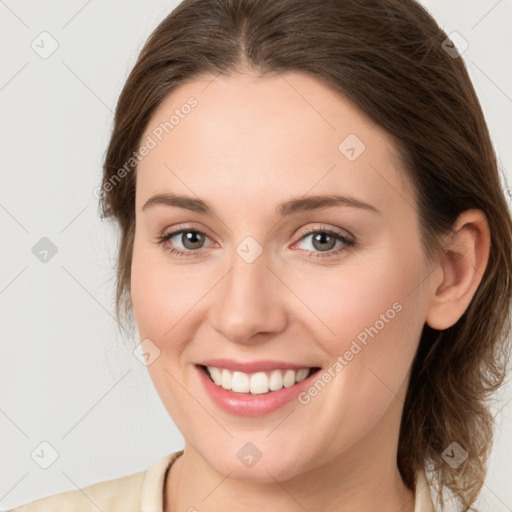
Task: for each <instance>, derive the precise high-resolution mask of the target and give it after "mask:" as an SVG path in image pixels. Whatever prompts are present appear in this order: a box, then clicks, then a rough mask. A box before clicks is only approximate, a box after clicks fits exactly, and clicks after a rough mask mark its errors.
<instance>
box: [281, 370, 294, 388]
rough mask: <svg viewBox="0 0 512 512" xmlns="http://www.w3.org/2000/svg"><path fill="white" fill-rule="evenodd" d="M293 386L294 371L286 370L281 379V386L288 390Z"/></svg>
mask: <svg viewBox="0 0 512 512" xmlns="http://www.w3.org/2000/svg"><path fill="white" fill-rule="evenodd" d="M294 384H295V370H286V373H285V374H284V377H283V386H284V387H285V388H289V387H291V386H293V385H294Z"/></svg>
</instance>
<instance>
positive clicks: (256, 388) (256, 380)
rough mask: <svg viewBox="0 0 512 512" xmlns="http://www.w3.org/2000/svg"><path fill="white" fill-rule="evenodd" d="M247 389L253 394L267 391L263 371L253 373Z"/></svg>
mask: <svg viewBox="0 0 512 512" xmlns="http://www.w3.org/2000/svg"><path fill="white" fill-rule="evenodd" d="M249 389H250V391H251V393H252V394H253V395H261V394H262V393H268V377H267V374H266V373H265V372H258V373H253V374H252V375H251V382H250V386H249Z"/></svg>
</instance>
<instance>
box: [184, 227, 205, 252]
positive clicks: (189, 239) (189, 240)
mask: <svg viewBox="0 0 512 512" xmlns="http://www.w3.org/2000/svg"><path fill="white" fill-rule="evenodd" d="M184 235H185V241H184V242H183V245H185V247H187V244H192V247H188V248H189V249H197V247H198V246H201V243H202V235H201V234H200V233H198V232H197V231H187V232H185V233H184ZM194 238H198V239H199V240H198V241H194ZM185 242H186V243H185Z"/></svg>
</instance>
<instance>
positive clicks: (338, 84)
mask: <svg viewBox="0 0 512 512" xmlns="http://www.w3.org/2000/svg"><path fill="white" fill-rule="evenodd" d="M446 38H447V35H446V33H445V32H444V31H443V30H441V28H440V27H439V26H438V24H437V23H436V22H435V20H434V19H433V18H432V17H431V16H430V15H429V13H428V12H427V11H426V10H425V9H424V8H423V7H421V6H420V5H419V4H418V3H416V2H415V1H414V0H279V1H275V0H184V1H183V2H182V3H181V4H179V5H178V6H177V7H176V8H175V9H174V10H173V11H172V12H171V13H170V14H169V15H168V16H167V17H166V18H165V19H164V20H163V21H162V22H161V23H160V25H159V26H158V27H157V28H156V29H155V31H154V32H153V33H152V35H151V36H150V37H149V39H148V41H147V42H146V44H145V46H144V48H143V49H142V51H141V53H140V56H139V58H138V60H137V62H136V64H135V66H134V68H133V70H132V72H131V74H130V75H129V77H128V79H127V81H126V84H125V86H124V89H123V91H122V93H121V95H120V97H119V101H118V103H117V108H116V113H115V120H114V129H113V133H112V137H111V140H110V144H109V146H108V149H107V152H106V156H105V163H104V176H103V185H102V190H103V194H102V196H101V198H100V206H101V209H102V214H101V215H102V217H103V218H106V217H111V216H113V217H114V218H115V220H116V221H117V222H118V223H119V226H120V228H121V238H120V245H119V255H118V268H117V293H116V315H117V320H118V324H119V326H122V328H123V329H124V328H126V327H127V325H128V324H131V322H132V320H133V312H132V309H131V307H132V305H131V298H130V271H131V258H132V250H133V239H134V228H135V184H136V172H135V171H136V164H137V160H136V159H134V158H132V155H134V154H135V153H136V151H137V149H138V147H139V144H140V142H141V137H142V134H143V133H144V130H145V129H146V127H147V124H148V121H149V118H150V116H151V115H152V113H153V112H154V111H155V109H156V108H157V107H158V105H159V104H160V103H161V101H162V100H163V99H164V98H165V97H166V96H167V95H168V94H169V93H170V92H171V91H172V90H173V89H175V88H176V87H177V86H178V85H180V84H183V83H184V82H187V81H191V80H193V79H194V78H198V77H200V76H205V75H210V74H211V75H217V74H219V73H221V74H225V75H230V74H233V73H236V72H237V71H239V70H242V69H254V70H256V71H257V72H259V73H261V74H264V73H271V72H277V73H282V72H287V71H299V72H303V73H306V74H309V75H310V76H312V77H314V78H316V79H317V80H319V81H320V82H322V83H323V84H324V85H327V86H328V87H330V88H332V90H334V91H337V92H339V93H341V94H342V95H344V97H345V98H348V99H349V100H350V101H352V102H353V104H355V106H356V107H358V108H360V109H361V110H362V111H363V112H364V113H365V114H366V115H367V116H369V117H370V118H371V119H372V120H373V121H374V122H375V123H377V124H378V125H380V126H381V127H382V128H384V129H385V130H387V132H388V133H389V134H390V135H391V137H393V139H394V140H396V144H397V148H399V150H400V156H401V159H402V162H403V167H404V169H405V171H406V173H407V175H408V176H409V178H410V179H411V181H412V183H413V184H414V188H415V192H416V195H417V210H418V215H419V219H420V222H421V229H422V244H423V247H424V251H425V254H426V255H427V256H428V259H429V261H433V258H434V257H435V255H436V254H440V251H442V249H443V248H442V243H441V236H442V235H445V234H447V233H449V232H450V229H451V227H452V225H453V223H454V221H455V220H456V219H457V217H458V216H459V214H460V213H462V212H464V211H465V210H468V209H470V208H479V209H481V210H482V211H483V212H484V213H485V215H486V216H487V220H488V222H489V227H490V232H491V250H490V257H489V261H488V265H487V267H486V270H485V273H484V275H483V278H482V281H481V283H480V285H479V287H478V289H477V291H476V293H475V295H474V296H473V298H472V301H471V303H470V304H469V306H468V308H467V310H466V311H465V313H464V314H463V316H462V317H461V318H460V319H459V321H458V322H457V323H456V324H455V325H453V326H452V327H450V328H448V329H446V330H443V331H437V330H434V329H432V328H430V327H429V326H428V325H426V324H425V326H424V330H423V333H422V336H421V340H420V344H419V348H418V351H417V355H416V357H415V359H414V362H413V367H412V372H411V379H410V383H409V388H408V392H407V397H406V401H405V406H404V411H403V416H402V424H401V429H400V437H399V449H398V454H397V463H398V467H399V469H400V472H401V475H402V478H403V480H404V482H405V484H406V485H407V486H408V487H409V488H410V489H414V485H415V481H414V474H415V472H416V471H417V470H418V469H420V468H424V467H425V465H426V466H430V468H432V467H433V469H434V471H433V473H432V479H433V480H435V482H436V484H438V486H439V487H440V488H441V490H442V491H443V492H444V490H446V489H449V490H450V491H452V492H454V493H455V495H456V497H457V498H458V500H459V502H460V504H461V505H462V507H463V508H462V509H463V510H468V509H469V508H470V506H471V505H472V504H473V503H474V501H475V499H476V497H477V495H478V493H479V492H480V489H481V487H482V485H483V480H484V478H485V474H486V463H487V459H488V455H489V452H490V449H491V441H492V434H493V419H492V416H491V413H490V410H489V403H488V399H489V397H490V394H491V392H493V391H495V390H496V389H497V388H498V387H499V385H500V384H502V382H503V379H504V375H505V361H506V357H507V354H508V353H509V349H510V347H509V340H510V332H511V326H510V305H511V300H512V279H511V277H512V261H511V254H512V251H511V249H512V221H511V216H510V212H509V210H508V205H507V202H506V200H505V197H504V193H503V191H502V189H501V185H500V178H499V173H498V168H497V162H496V155H495V152H494V149H493V145H492V143H491V140H490V136H489V132H488V128H487V125H486V122H485V119H484V115H483V112H482V109H481V107H480V103H479V101H478V98H477V96H476V93H475V90H474V88H473V86H472V84H471V81H470V78H469V76H468V73H467V70H466V67H465V64H464V62H463V60H462V58H460V57H458V58H457V55H453V53H452V55H450V54H449V53H448V52H447V51H445V49H446V42H445V44H444V45H443V41H445V40H446ZM443 46H444V47H443ZM127 162H128V164H127ZM121 168H124V169H125V172H124V173H122V179H119V177H120V173H119V171H120V169H121ZM125 319H126V321H127V322H128V323H127V324H125V323H124V320H125ZM454 441H456V442H457V443H459V444H460V445H461V446H462V447H463V448H464V449H465V450H466V451H467V452H468V454H469V456H468V458H467V459H466V460H465V462H464V463H463V464H462V465H461V466H460V467H459V468H458V469H452V468H451V467H450V466H449V465H448V464H447V463H445V462H443V460H442V458H441V454H442V452H443V451H444V450H445V449H446V448H447V447H448V446H449V445H450V444H451V443H452V442H454ZM439 499H440V502H441V505H443V498H442V495H441V496H439Z"/></svg>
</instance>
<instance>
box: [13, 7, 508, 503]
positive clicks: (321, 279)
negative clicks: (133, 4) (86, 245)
mask: <svg viewBox="0 0 512 512" xmlns="http://www.w3.org/2000/svg"><path fill="white" fill-rule="evenodd" d="M454 48H455V45H454V44H452V41H450V40H449V39H447V35H446V34H445V33H444V32H443V31H442V30H441V29H440V28H439V26H438V25H437V24H436V22H435V21H434V20H433V19H432V17H431V16H430V15H429V14H428V13H427V12H426V11H425V10H424V9H423V8H422V7H421V6H419V5H418V4H417V3H415V2H414V1H413V0H363V1H361V0H357V1H356V0H329V1H325V0H322V1H320V0H313V1H312V0H280V1H278V2H275V1H271V0H184V1H183V2H182V3H181V4H180V5H179V6H178V7H177V8H176V9H175V10H174V11H173V12H172V13H171V14H170V15H169V16H168V17H167V18H166V19H165V20H164V21H163V22H162V23H161V24H160V25H159V26H158V27H157V29H156V30H155V31H154V32H153V34H152V35H151V37H150V38H149V40H148V41H147V43H146V45H145V47H144V48H143V50H142V52H141V54H140V56H139V59H138V61H137V63H136V65H135V67H134V69H133V70H132V72H131V74H130V76H129V78H128V80H127V82H126V84H125V87H124V89H123V91H122V94H121V96H120V98H119V102H118V105H117V109H116V116H115V123H114V130H113V133H112V138H111V141H110V144H109V147H108V151H107V154H106V158H105V165H104V178H103V185H102V192H103V193H102V197H101V205H102V208H103V210H102V213H103V216H104V217H113V218H114V219H115V220H116V221H117V222H118V223H119V226H120V228H121V240H120V247H119V259H118V287H117V314H118V319H119V323H120V326H121V327H123V328H124V327H126V326H129V325H130V322H131V321H132V320H135V323H136V326H137V329H138V333H139V339H140V340H141V348H142V353H143V354H144V359H145V362H146V364H147V366H148V370H149V373H150V376H151V378H152V380H153V383H154V385H155V387H156V389H157V391H158V393H159V395H160V397H161V399H162V401H163V403H164V405H165V407H166V408H167V410H168V412H169V414H170V415H171V417H172V419H173V421H174V422H175V423H176V425H177V426H178V428H179V429H180V431H181V432H182V434H183V436H184V439H185V446H184V449H183V450H181V451H179V452H176V453H173V454H170V455H167V456H166V457H164V458H162V459H161V460H160V461H158V462H157V463H155V464H154V465H153V466H152V467H151V468H149V469H148V471H146V472H141V473H137V474H133V475H128V476H125V477H121V478H118V479H115V480H109V481H105V482H99V483H97V484H94V485H91V486H89V487H87V488H85V489H83V490H81V491H70V492H66V493H60V494H57V495H53V496H49V497H46V498H42V499H40V500H37V501H35V502H32V503H30V504H28V505H26V506H24V507H19V508H17V509H15V510H16V511H36V510H37V511H43V510H57V509H62V510H69V511H72V510H77V511H78V510H80V511H82V510H97V509H98V508H99V509H100V510H102V511H104V512H107V511H109V512H110V511H118V510H119V511H120V510H123V511H131V510H133V511H135V510H137V511H138V510H143V511H145V512H148V511H151V512H159V511H163V512H175V511H181V510H189V511H193V510H198V511H201V512H202V511H216V510H221V509H224V510H226V509H227V510H239V509H240V508H242V507H243V508H244V510H246V511H252V510H261V509H265V510H279V511H285V512H286V511H288V510H290V511H291V510H301V509H303V510H322V511H324V510H325V511H331V510H332V511H334V510H336V511H340V510H360V511H367V510H368V511H370V510H372V511H373V510H382V511H388V510H389V511H398V510H401V511H402V512H412V511H416V512H419V511H421V512H428V511H433V510H444V508H445V503H446V501H447V499H446V498H447V495H450V494H452V495H453V496H454V498H455V501H456V503H457V504H458V507H459V509H460V510H468V509H469V507H470V506H471V504H473V503H474V501H475V499H476V498H477V496H478V493H479V491H480V489H481V487H482V484H483V480H484V478H485V463H486V460H487V457H488V454H489V451H490V447H491V440H492V417H491V415H490V412H489V409H488V404H487V398H488V396H489V394H490V393H491V392H492V391H494V390H496V389H497V388H498V387H499V386H500V384H501V383H502V381H503V378H504V372H505V369H504V367H505V363H504V361H505V359H506V356H507V355H508V352H509V345H508V343H509V341H508V340H509V334H510V302H511V296H512V288H511V274H512V263H511V258H510V256H511V248H512V223H511V217H510V212H509V210H508V208H507V204H506V201H505V198H504V194H503V191H502V190H501V188H500V182H499V176H498V171H497V165H496V157H495V154H494V151H493V147H492V143H491V141H490V138H489V133H488V129H487V126H486V124H485V120H484V117H483V113H482V111H481V108H480V105H479V102H478V99H477V96H476V94H475V91H474V88H473V86H472V84H471V81H470V79H469V77H468V74H467V72H466V69H465V66H464V63H463V61H462V60H461V59H460V58H459V57H460V56H459V55H458V54H457V51H456V49H454ZM132 313H133V315H132ZM437 488H438V489H439V490H440V491H441V492H435V489H437Z"/></svg>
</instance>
